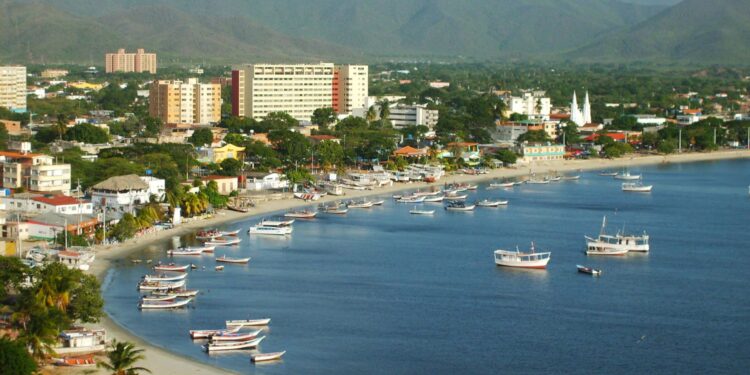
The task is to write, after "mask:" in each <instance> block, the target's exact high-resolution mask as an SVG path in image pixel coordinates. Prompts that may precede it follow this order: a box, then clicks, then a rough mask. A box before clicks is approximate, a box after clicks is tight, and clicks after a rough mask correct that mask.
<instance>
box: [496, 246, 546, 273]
mask: <svg viewBox="0 0 750 375" xmlns="http://www.w3.org/2000/svg"><path fill="white" fill-rule="evenodd" d="M551 255H552V253H551V252H549V251H548V252H541V253H537V252H536V249H535V248H534V243H533V242H532V243H531V248H530V249H529V252H527V253H522V252H520V251H519V250H518V248H516V251H508V250H502V249H498V250H495V264H496V265H498V266H503V267H517V268H535V269H543V268H547V263H549V260H550V257H551Z"/></svg>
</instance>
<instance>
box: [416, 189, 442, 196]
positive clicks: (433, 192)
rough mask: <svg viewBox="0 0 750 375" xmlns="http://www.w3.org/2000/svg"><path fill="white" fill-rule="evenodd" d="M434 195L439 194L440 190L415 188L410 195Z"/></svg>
mask: <svg viewBox="0 0 750 375" xmlns="http://www.w3.org/2000/svg"><path fill="white" fill-rule="evenodd" d="M436 195H440V190H431V191H420V190H417V191H416V192H415V193H414V194H413V195H412V196H414V197H434V196H436Z"/></svg>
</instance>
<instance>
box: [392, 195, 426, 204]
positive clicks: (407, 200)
mask: <svg viewBox="0 0 750 375" xmlns="http://www.w3.org/2000/svg"><path fill="white" fill-rule="evenodd" d="M426 199H427V197H425V196H421V197H416V196H413V195H410V196H406V197H401V198H400V199H398V200H396V202H398V203H423V202H424V201H425V200H426Z"/></svg>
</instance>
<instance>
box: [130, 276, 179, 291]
mask: <svg viewBox="0 0 750 375" xmlns="http://www.w3.org/2000/svg"><path fill="white" fill-rule="evenodd" d="M183 286H185V280H184V279H183V280H179V281H141V282H140V283H138V290H170V289H177V288H182V287H183Z"/></svg>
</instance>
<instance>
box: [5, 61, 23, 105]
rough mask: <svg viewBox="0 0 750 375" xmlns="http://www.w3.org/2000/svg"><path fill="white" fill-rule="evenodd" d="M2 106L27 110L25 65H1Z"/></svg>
mask: <svg viewBox="0 0 750 375" xmlns="http://www.w3.org/2000/svg"><path fill="white" fill-rule="evenodd" d="M0 107H5V108H7V109H9V110H11V111H13V112H26V67H25V66H0Z"/></svg>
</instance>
